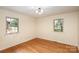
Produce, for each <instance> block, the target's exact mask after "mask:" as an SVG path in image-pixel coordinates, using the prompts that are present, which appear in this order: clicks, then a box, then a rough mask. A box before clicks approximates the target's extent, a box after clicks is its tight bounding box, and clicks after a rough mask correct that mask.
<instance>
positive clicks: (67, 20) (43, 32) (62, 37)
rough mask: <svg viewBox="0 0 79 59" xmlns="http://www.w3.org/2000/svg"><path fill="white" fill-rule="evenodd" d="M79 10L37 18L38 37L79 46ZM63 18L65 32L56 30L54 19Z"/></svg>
mask: <svg viewBox="0 0 79 59" xmlns="http://www.w3.org/2000/svg"><path fill="white" fill-rule="evenodd" d="M78 16H79V12H71V13H64V14H58V15H53V16H48V17H44V18H40V19H37V20H36V21H37V25H36V26H37V37H39V38H43V39H48V40H52V41H57V42H61V43H65V44H69V45H74V46H78V32H79V31H78V23H79V22H78V20H79V17H78ZM58 18H63V20H64V25H63V27H64V32H54V30H53V20H54V19H58Z"/></svg>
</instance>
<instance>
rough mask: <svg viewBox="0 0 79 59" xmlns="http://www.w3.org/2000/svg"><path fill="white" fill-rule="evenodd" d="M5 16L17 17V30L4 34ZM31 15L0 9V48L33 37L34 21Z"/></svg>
mask: <svg viewBox="0 0 79 59" xmlns="http://www.w3.org/2000/svg"><path fill="white" fill-rule="evenodd" d="M6 16H8V17H14V18H19V32H18V33H13V34H6ZM34 21H35V20H34V19H33V18H32V17H29V16H26V15H23V14H20V13H17V12H13V11H10V10H4V9H0V50H2V49H5V48H8V47H11V46H14V45H17V44H19V43H22V42H25V41H28V40H30V39H33V38H35V23H34Z"/></svg>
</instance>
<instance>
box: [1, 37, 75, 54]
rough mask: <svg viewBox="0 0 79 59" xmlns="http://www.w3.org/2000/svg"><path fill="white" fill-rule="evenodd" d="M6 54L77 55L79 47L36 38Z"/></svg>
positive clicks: (9, 49)
mask: <svg viewBox="0 0 79 59" xmlns="http://www.w3.org/2000/svg"><path fill="white" fill-rule="evenodd" d="M1 52H4V53H76V52H77V47H75V46H71V45H66V44H62V43H58V42H54V41H49V40H44V39H39V38H35V39H33V40H30V41H28V42H24V43H22V44H19V45H16V46H13V47H11V48H8V49H5V50H3V51H1Z"/></svg>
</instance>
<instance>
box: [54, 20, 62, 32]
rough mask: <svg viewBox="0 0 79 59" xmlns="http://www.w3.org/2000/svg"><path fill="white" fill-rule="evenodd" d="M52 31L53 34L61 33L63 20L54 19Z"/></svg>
mask: <svg viewBox="0 0 79 59" xmlns="http://www.w3.org/2000/svg"><path fill="white" fill-rule="evenodd" d="M54 31H55V32H63V19H55V20H54Z"/></svg>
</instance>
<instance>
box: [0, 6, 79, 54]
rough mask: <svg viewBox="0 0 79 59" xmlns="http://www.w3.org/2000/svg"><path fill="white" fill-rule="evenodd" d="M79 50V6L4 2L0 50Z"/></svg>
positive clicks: (26, 51) (72, 51) (23, 51)
mask: <svg viewBox="0 0 79 59" xmlns="http://www.w3.org/2000/svg"><path fill="white" fill-rule="evenodd" d="M78 52H79V7H78V6H0V53H78Z"/></svg>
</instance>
